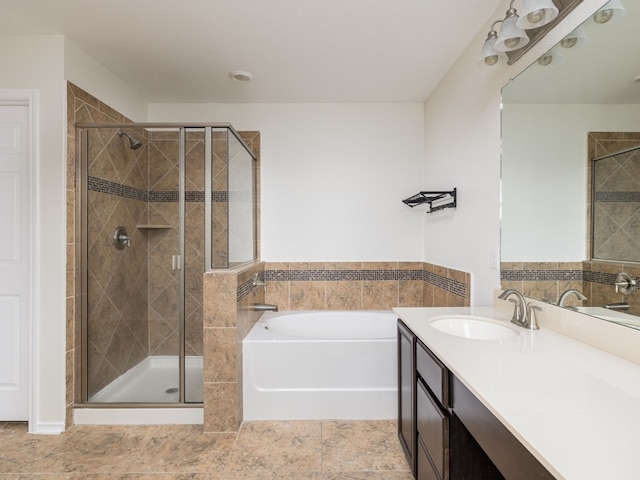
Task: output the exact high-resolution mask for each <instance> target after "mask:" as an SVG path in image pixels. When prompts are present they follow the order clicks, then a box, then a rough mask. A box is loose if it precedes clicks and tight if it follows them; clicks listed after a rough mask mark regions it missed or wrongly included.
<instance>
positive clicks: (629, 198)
mask: <svg viewBox="0 0 640 480" xmlns="http://www.w3.org/2000/svg"><path fill="white" fill-rule="evenodd" d="M596 202H603V203H604V202H621V203H630V202H640V192H637V191H636V192H596Z"/></svg>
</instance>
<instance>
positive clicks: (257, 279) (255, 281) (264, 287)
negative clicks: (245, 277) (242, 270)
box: [251, 273, 267, 294]
mask: <svg viewBox="0 0 640 480" xmlns="http://www.w3.org/2000/svg"><path fill="white" fill-rule="evenodd" d="M251 286H252V287H253V293H254V294H257V293H258V287H262V291H263V292H265V293H266V291H267V284H266V283H265V282H264V281H262V280H260V276H259V275H258V274H257V273H256V274H255V275H254V276H253V282H252V283H251Z"/></svg>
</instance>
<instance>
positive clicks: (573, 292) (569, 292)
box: [558, 288, 587, 311]
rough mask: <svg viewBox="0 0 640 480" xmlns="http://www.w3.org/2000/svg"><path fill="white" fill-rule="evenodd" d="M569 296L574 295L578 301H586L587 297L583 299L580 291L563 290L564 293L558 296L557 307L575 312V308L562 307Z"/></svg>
mask: <svg viewBox="0 0 640 480" xmlns="http://www.w3.org/2000/svg"><path fill="white" fill-rule="evenodd" d="M571 294H574V295H575V296H576V297H578V298H579V299H580V300H586V299H587V297H585V296H584V295H583V294H582V292H581V291H580V290H576V289H575V288H570V289H569V290H565V291H564V292H562V295H560V298H559V299H558V306H559V307H563V308H568V309H569V310H576V311H577V308H576V307H570V306H566V307H565V306H564V301H565V300H566V299H567V297H568V296H569V295H571Z"/></svg>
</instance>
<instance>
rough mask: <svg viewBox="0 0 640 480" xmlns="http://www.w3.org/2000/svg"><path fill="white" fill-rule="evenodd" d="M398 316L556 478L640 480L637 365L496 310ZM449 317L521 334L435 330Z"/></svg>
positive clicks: (417, 311) (400, 311) (412, 311)
mask: <svg viewBox="0 0 640 480" xmlns="http://www.w3.org/2000/svg"><path fill="white" fill-rule="evenodd" d="M394 312H395V313H396V314H397V315H398V316H399V317H400V318H401V319H402V321H403V322H404V323H405V324H406V325H407V326H408V327H409V328H410V329H411V330H412V331H413V332H414V333H415V335H416V336H417V337H418V338H419V339H420V340H421V341H422V342H423V343H424V344H425V345H426V346H427V347H429V349H431V350H432V351H433V353H435V354H436V355H437V356H438V357H439V358H440V360H441V361H442V362H443V363H444V364H445V365H446V366H447V367H448V368H449V369H450V370H451V372H452V373H453V374H454V375H455V376H456V377H457V378H458V379H459V380H460V381H462V383H464V384H465V385H466V387H467V388H469V390H471V391H472V392H473V393H474V394H475V395H476V396H477V398H478V399H479V400H480V401H481V402H482V403H483V404H484V405H485V406H486V407H487V408H488V409H489V410H490V411H491V412H492V413H493V414H494V415H495V416H496V417H497V418H498V419H499V420H500V421H501V422H502V423H503V424H504V425H505V426H506V427H507V428H508V429H509V431H511V433H513V434H514V435H515V436H516V437H517V438H518V439H519V440H520V441H521V442H522V444H523V445H524V446H525V447H527V448H528V449H529V451H530V452H531V453H532V454H533V455H534V456H535V457H536V458H537V459H538V460H539V461H540V462H541V463H542V464H543V465H544V466H545V467H546V468H547V469H548V470H549V471H550V472H551V473H552V474H553V475H554V476H556V477H557V478H558V479H566V480H589V479H594V480H595V479H597V480H609V479H612V480H613V479H615V480H624V479H629V480H631V479H633V480H638V479H640V366H638V365H636V364H634V363H632V362H629V361H627V360H623V359H621V358H618V357H616V356H614V355H611V354H609V353H606V352H604V351H602V350H598V349H596V348H594V347H591V346H589V345H586V344H583V343H580V342H578V341H576V340H573V339H571V338H569V337H566V336H564V335H562V334H559V333H556V332H554V331H552V330H549V329H548V328H545V327H541V329H540V330H536V331H530V330H526V329H524V328H520V327H516V326H514V325H513V324H510V323H509V319H510V318H511V315H510V314H505V311H504V310H501V309H498V308H494V307H454V308H395V309H394ZM452 314H467V315H468V314H471V315H478V316H483V317H490V318H494V319H498V320H501V321H504V322H505V324H508V325H511V326H513V327H514V328H516V329H517V331H519V332H520V334H519V335H518V337H517V338H515V339H511V340H501V341H495V340H471V339H466V338H460V337H456V336H453V335H450V334H447V333H442V332H440V331H438V330H436V329H435V328H433V327H431V325H430V321H431V320H432V319H433V318H434V317H437V316H441V315H452Z"/></svg>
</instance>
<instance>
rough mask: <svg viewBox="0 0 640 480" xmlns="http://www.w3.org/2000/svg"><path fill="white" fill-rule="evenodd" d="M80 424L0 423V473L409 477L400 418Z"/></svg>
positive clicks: (200, 479)
mask: <svg viewBox="0 0 640 480" xmlns="http://www.w3.org/2000/svg"><path fill="white" fill-rule="evenodd" d="M200 430H201V428H200V427H198V426H187V425H184V426H182V425H181V426H131V427H122V426H75V427H73V428H71V429H70V430H69V431H67V432H65V433H64V434H62V435H56V436H45V435H30V434H28V433H26V431H27V428H26V425H25V424H16V423H0V480H18V479H20V480H25V479H38V480H62V479H70V480H89V479H91V480H152V479H154V480H155V479H158V480H236V479H243V480H244V479H246V480H258V479H259V480H276V479H292V480H364V479H372V480H412V479H413V477H412V475H411V473H410V472H409V467H408V465H407V462H406V461H405V459H404V455H403V453H402V449H401V448H400V444H399V443H398V439H397V435H396V422H395V421H294V422H246V423H244V424H243V425H242V427H241V429H240V431H239V432H238V433H237V434H234V433H219V434H203V433H201V431H200Z"/></svg>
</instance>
